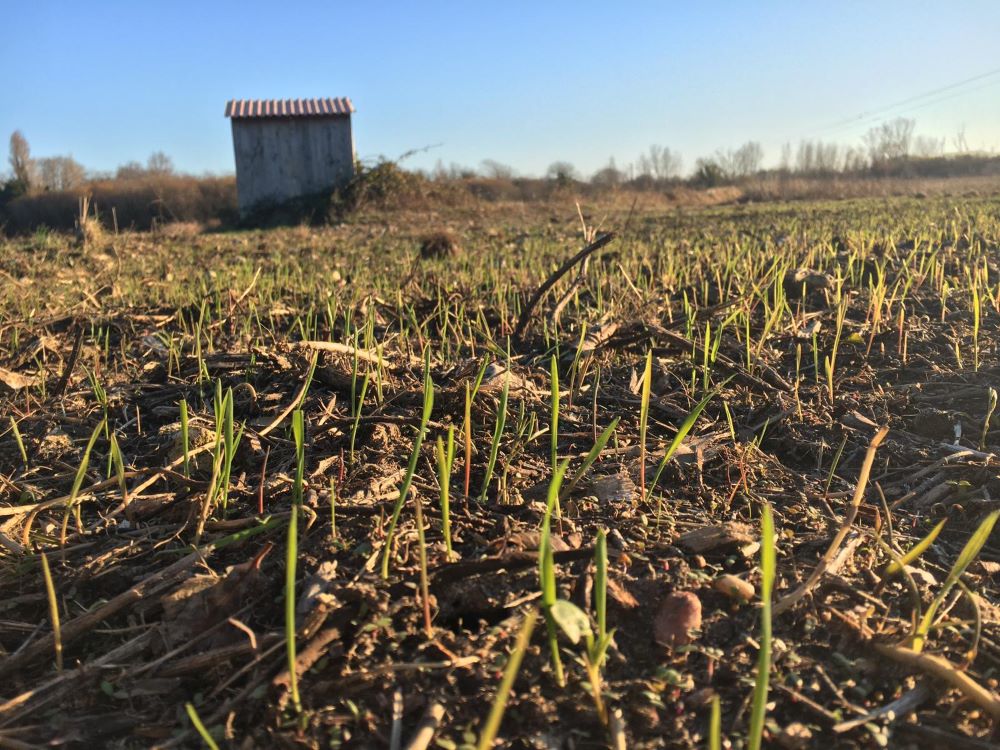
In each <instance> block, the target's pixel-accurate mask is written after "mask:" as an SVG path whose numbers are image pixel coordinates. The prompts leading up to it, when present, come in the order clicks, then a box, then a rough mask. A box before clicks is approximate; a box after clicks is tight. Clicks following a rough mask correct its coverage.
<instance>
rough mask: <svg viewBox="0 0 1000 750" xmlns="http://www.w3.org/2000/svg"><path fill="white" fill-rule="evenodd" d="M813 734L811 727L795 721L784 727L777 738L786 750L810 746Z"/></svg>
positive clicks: (801, 749)
mask: <svg viewBox="0 0 1000 750" xmlns="http://www.w3.org/2000/svg"><path fill="white" fill-rule="evenodd" d="M812 736H813V734H812V731H811V730H810V729H809V727H807V726H806V725H805V724H802V723H800V722H798V721H795V722H792V723H791V724H789V725H788V726H787V727H785V728H784V729H782V730H781V734H779V735H778V736H777V738H776V740H777V742H778V744H779V745H780V746H781V747H783V748H785V750H803V748H806V747H809V744H810V742H811V741H812Z"/></svg>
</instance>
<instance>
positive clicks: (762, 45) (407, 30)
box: [0, 0, 1000, 174]
mask: <svg viewBox="0 0 1000 750" xmlns="http://www.w3.org/2000/svg"><path fill="white" fill-rule="evenodd" d="M5 6H6V7H5V8H4V13H3V17H4V20H5V26H6V29H5V33H4V40H3V43H2V44H0V69H2V70H4V71H5V81H4V86H3V87H4V94H3V105H2V106H0V136H2V138H3V139H4V142H5V141H6V138H7V136H8V134H9V133H10V132H12V131H13V130H14V129H15V128H20V129H21V130H22V131H23V132H24V134H25V135H26V136H27V138H28V140H29V142H30V143H31V146H32V151H33V154H34V155H36V156H47V155H54V154H66V153H68V154H72V155H73V156H74V157H75V158H76V159H77V160H78V161H80V162H82V163H83V164H85V165H86V166H88V167H90V168H94V169H113V168H114V167H115V166H116V165H118V164H120V163H122V162H125V161H128V160H132V159H135V160H139V161H145V159H146V157H147V156H148V155H149V154H150V153H151V152H153V151H156V150H162V151H165V152H166V153H168V154H169V155H171V156H172V158H173V159H174V162H175V164H176V165H177V167H178V168H179V169H182V170H185V171H191V172H196V173H200V172H230V171H232V170H233V156H232V145H231V139H230V132H229V124H228V121H226V120H225V119H224V117H223V114H222V113H223V108H224V105H225V102H226V100H227V99H229V98H270V97H275V98H285V97H311V96H345V95H346V96H350V97H351V98H352V99H353V101H354V103H355V106H356V108H357V110H358V111H357V114H356V115H355V125H354V128H355V141H356V146H357V151H358V155H359V156H360V157H362V158H374V157H377V156H379V155H386V156H389V157H395V156H398V155H400V154H402V153H404V152H406V151H409V150H411V149H418V148H421V147H425V146H434V148H433V149H431V150H429V151H428V152H426V153H422V154H419V155H417V156H414V157H412V158H411V159H410V160H409V161H408V162H407V163H408V164H409V165H411V166H415V167H433V165H434V164H435V163H436V162H437V161H438V160H439V159H440V160H441V161H442V162H444V163H445V164H449V163H453V162H454V163H459V164H465V165H470V166H475V165H477V164H479V162H480V161H481V160H483V159H494V160H497V161H500V162H504V163H506V164H510V165H512V166H513V167H515V168H516V169H517V170H518V171H519V172H522V173H527V174H540V173H543V172H544V171H545V168H546V166H547V165H548V164H549V163H551V162H552V161H555V160H567V161H570V162H572V163H574V164H575V165H577V167H579V168H580V169H581V170H582V171H583V172H585V173H589V172H592V171H594V170H596V169H598V168H600V167H601V166H603V165H605V164H606V163H607V162H608V159H609V158H610V157H614V158H615V160H616V161H617V163H618V164H619V165H622V164H625V163H628V162H630V161H633V160H634V159H635V158H636V157H637V156H638V154H639V153H640V152H642V151H644V150H646V149H647V147H648V146H649V145H650V144H654V143H655V144H661V145H665V146H669V147H670V148H671V149H674V150H678V151H680V152H681V154H682V155H683V157H684V164H685V169H688V168H690V167H691V166H692V165H693V164H694V161H695V159H696V158H697V157H698V156H704V155H707V154H710V153H712V152H713V151H714V150H715V149H716V148H720V147H722V148H728V147H735V146H738V145H739V144H740V143H742V142H744V141H747V140H756V141H759V142H760V143H762V144H763V146H764V150H765V155H766V157H767V160H768V161H769V162H772V163H773V162H776V161H777V159H778V157H779V153H780V148H781V144H782V143H783V142H786V141H792V142H796V141H798V140H799V139H800V138H817V137H820V138H825V139H827V140H836V141H839V142H842V143H847V144H857V143H858V142H859V137H860V135H861V133H863V132H864V131H865V130H866V129H867V128H868V127H871V125H872V124H875V123H877V122H879V121H880V118H884V117H893V116H898V115H903V116H910V117H913V118H915V119H916V120H917V131H918V133H922V134H926V135H933V136H944V137H948V138H949V144H950V139H951V138H952V137H953V136H954V135H955V134H956V133H957V132H958V131H959V129H961V128H962V127H964V131H965V136H966V140H967V141H968V144H969V146H970V147H973V148H983V149H994V148H996V147H1000V70H998V69H1000V48H998V47H997V44H996V36H997V33H998V32H1000V2H996V0H983V1H976V2H974V1H972V0H968V1H966V2H962V0H956V1H955V2H952V3H949V4H948V5H947V6H945V5H943V4H940V3H930V2H919V1H917V0H911V1H910V2H896V1H888V0H887V1H884V2H851V1H849V0H845V1H841V2H835V3H819V2H755V3H750V2H725V1H722V0H717V1H716V2H713V3H672V2H648V3H647V2H636V3H619V4H613V3H610V2H606V1H605V2H594V3H591V2H575V3H562V2H560V3H556V2H550V3H537V2H535V3H528V2H524V3H521V2H504V3H499V2H489V3H480V2H465V3H435V4H433V5H431V4H428V5H426V6H423V7H421V5H420V4H416V3H395V2H384V3H378V4H375V3H371V4H369V3H360V2H322V3H320V2H315V3H304V2H293V1H292V0H286V1H285V2H281V3H276V2H239V3H235V2H233V3H230V2H210V1H209V0H202V1H201V2H169V3H166V2H150V1H146V0H142V1H140V2H136V1H134V0H133V1H131V2H111V1H108V2H98V3H90V4H80V2H79V1H78V0H77V1H76V2H49V1H47V0H35V1H34V2H24V1H23V0H14V1H13V2H8V3H5ZM364 6H370V7H364ZM990 71H998V72H997V74H994V75H992V76H990V77H987V78H983V79H980V80H979V81H977V82H974V83H970V84H967V85H965V86H962V87H958V88H955V89H950V90H948V91H945V92H942V93H940V94H938V95H936V96H928V97H924V98H923V99H919V100H916V101H913V102H910V103H909V104H906V105H903V106H900V107H897V108H895V109H884V108H886V107H888V105H892V104H894V103H896V102H899V101H902V100H905V99H908V98H910V97H913V96H917V95H920V94H924V93H926V92H930V91H933V90H935V89H938V88H941V87H946V86H950V85H952V84H955V83H957V82H960V81H963V80H965V79H968V78H971V77H973V76H977V75H980V74H984V73H989V72H990ZM862 113H873V114H872V115H871V116H869V117H867V118H865V119H861V120H857V119H854V120H853V121H852V122H851V123H849V124H847V125H843V126H841V127H834V128H831V127H830V126H831V125H833V124H834V123H840V122H843V121H845V120H848V119H849V118H857V117H858V116H859V115H861V114H862Z"/></svg>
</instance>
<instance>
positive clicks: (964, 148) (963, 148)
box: [952, 124, 969, 154]
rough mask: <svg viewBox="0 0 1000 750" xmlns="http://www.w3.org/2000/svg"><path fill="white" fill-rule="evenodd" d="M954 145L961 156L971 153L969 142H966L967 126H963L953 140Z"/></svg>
mask: <svg viewBox="0 0 1000 750" xmlns="http://www.w3.org/2000/svg"><path fill="white" fill-rule="evenodd" d="M952 143H953V144H954V146H955V151H956V152H957V153H959V154H965V153H968V151H969V142H968V141H967V140H965V125H964V124H963V125H962V126H961V127H960V128H959V129H958V132H956V133H955V137H954V138H952Z"/></svg>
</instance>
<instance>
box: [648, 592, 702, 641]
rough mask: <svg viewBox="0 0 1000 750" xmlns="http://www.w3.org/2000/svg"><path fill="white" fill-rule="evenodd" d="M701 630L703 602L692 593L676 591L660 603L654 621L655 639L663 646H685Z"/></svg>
mask: <svg viewBox="0 0 1000 750" xmlns="http://www.w3.org/2000/svg"><path fill="white" fill-rule="evenodd" d="M699 628H701V600H700V599H699V598H698V596H697V595H696V594H694V593H693V592H691V591H675V592H674V593H672V594H669V595H668V596H667V597H666V598H664V599H663V601H662V602H660V607H659V609H658V610H657V612H656V617H655V619H654V620H653V639H654V640H655V641H656V642H657V643H658V644H660V645H661V646H668V647H674V646H683V645H685V644H688V643H690V642H691V641H693V640H694V638H695V636H694V635H692V632H691V631H693V630H698V629H699Z"/></svg>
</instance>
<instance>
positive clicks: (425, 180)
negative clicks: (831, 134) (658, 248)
mask: <svg viewBox="0 0 1000 750" xmlns="http://www.w3.org/2000/svg"><path fill="white" fill-rule="evenodd" d="M948 145H949V144H948V143H947V142H946V141H945V139H943V138H940V139H939V138H931V137H928V136H925V135H919V134H917V133H916V123H915V121H914V120H912V119H907V118H897V119H895V120H889V121H886V122H883V123H880V124H878V125H875V126H874V127H872V128H870V129H869V130H868V131H867V132H866V133H865V134H864V135H863V136H862V137H861V138H860V139H859V141H858V142H857V143H855V144H853V145H842V144H838V143H834V142H826V141H823V140H814V139H806V140H802V141H800V142H799V143H798V144H797V145H795V146H793V145H792V144H791V143H786V144H785V145H784V146H783V147H782V149H781V153H780V158H779V159H778V161H777V164H776V165H773V166H765V153H764V149H763V147H762V146H761V144H760V143H758V142H757V141H747V142H746V143H744V144H742V145H741V146H738V147H736V148H728V149H718V150H716V151H715V152H714V153H712V154H710V155H707V156H703V157H700V158H698V159H696V160H695V161H694V164H693V167H692V168H691V169H690V170H689V171H687V172H686V173H685V170H684V163H683V160H682V159H681V155H680V154H679V153H678V152H677V151H676V150H675V149H671V148H669V147H667V146H662V145H653V146H650V147H649V148H648V149H647V150H646V151H644V152H643V153H641V154H639V155H638V156H637V157H636V158H635V159H634V160H633V161H630V162H628V163H625V164H619V163H618V162H616V160H615V159H614V158H611V159H609V160H608V162H607V163H606V164H605V165H604V166H603V167H601V168H600V169H597V170H596V171H594V172H593V173H592V174H589V175H587V174H583V173H582V172H581V171H580V170H578V169H577V168H576V167H575V166H574V165H573V164H572V163H571V162H569V161H566V160H557V161H553V162H552V163H551V164H550V165H549V166H548V168H547V169H546V170H545V173H544V174H543V175H542V176H541V177H532V176H526V175H519V174H518V173H517V171H516V170H515V169H514V168H513V167H511V166H508V165H506V164H504V163H503V162H500V161H497V160H495V159H485V160H483V161H482V162H480V164H479V166H478V167H476V168H472V167H466V166H462V165H459V164H450V165H447V166H446V165H444V164H443V163H441V162H439V163H438V164H437V166H436V167H435V168H434V169H432V170H427V171H421V170H403V169H402V168H401V166H400V165H399V163H398V161H392V160H382V161H381V162H380V164H383V165H391V166H392V167H393V169H394V172H393V173H394V174H395V173H399V174H401V175H403V174H405V175H406V176H407V178H408V182H407V184H408V185H410V187H411V188H412V189H408V191H406V192H407V197H406V200H410V201H412V200H413V199H414V196H417V199H418V202H420V201H423V204H424V205H427V206H431V205H436V204H438V203H441V202H444V203H448V202H449V201H459V202H460V201H462V200H467V199H468V198H470V197H471V198H472V199H475V200H484V201H504V200H516V201H535V200H546V199H548V198H550V197H552V196H554V195H557V194H559V193H560V192H561V191H566V190H572V191H574V192H576V193H577V194H578V195H584V196H586V195H596V194H599V193H601V192H602V191H608V190H618V189H629V190H648V191H660V192H662V193H664V194H668V195H676V194H678V193H677V192H676V190H675V189H676V188H687V189H695V190H700V189H706V188H714V187H718V186H724V185H739V186H741V190H743V191H744V192H745V193H746V194H748V195H749V194H759V195H762V196H765V197H764V198H762V199H767V198H766V196H767V195H781V194H800V193H801V191H802V190H803V189H805V188H804V186H803V185H804V183H803V179H799V178H804V179H805V180H808V181H811V182H810V184H817V185H818V184H823V183H825V182H826V183H827V185H828V187H832V188H836V187H837V185H844V184H847V181H850V180H854V182H853V183H851V184H854V185H856V186H857V185H860V184H861V182H860V180H862V179H873V178H874V179H881V178H903V179H908V178H913V177H920V178H951V177H981V176H991V175H1000V155H993V154H985V153H974V152H971V151H970V150H969V148H968V145H967V143H966V141H965V136H964V132H959V133H958V134H957V135H956V136H955V138H954V139H953V140H952V143H951V144H950V145H951V149H948ZM8 164H9V167H10V169H9V172H8V174H7V175H4V176H0V229H5V230H6V231H8V232H10V231H14V232H18V231H28V230H30V229H31V228H33V227H36V226H40V225H46V226H52V227H56V226H64V225H65V224H66V223H67V222H69V226H70V227H72V221H73V217H74V215H75V213H76V208H75V207H76V204H77V200H78V198H79V196H80V195H81V194H82V193H84V192H86V193H88V194H89V195H90V196H91V197H92V199H93V201H94V204H96V205H97V206H99V207H101V208H102V209H103V210H105V211H106V212H112V210H113V214H112V215H113V216H114V217H116V218H115V222H116V224H118V223H120V225H121V226H133V227H136V228H146V227H149V226H152V225H154V224H156V223H159V222H164V221H228V219H227V218H225V217H228V216H232V215H234V214H235V206H236V187H235V180H234V179H233V177H231V176H225V177H194V176H190V175H183V174H178V173H177V172H176V170H175V169H174V164H173V161H172V160H171V159H170V157H169V156H167V155H166V154H165V153H163V152H162V151H157V152H155V153H153V154H151V155H150V156H149V158H148V159H147V160H146V162H145V163H140V162H138V161H129V162H126V163H124V164H122V165H120V166H119V167H118V168H117V169H116V170H114V171H113V172H105V173H99V172H92V171H88V170H86V169H85V168H84V167H83V166H82V165H81V164H80V163H79V162H77V161H76V160H75V159H74V158H73V157H72V156H68V155H66V156H46V157H35V156H34V155H33V154H32V152H31V147H30V146H29V144H28V140H27V139H26V138H25V136H24V134H23V133H21V132H20V131H15V132H14V133H13V134H12V135H11V136H10V141H9V156H8ZM365 173H371V174H375V173H378V172H377V170H375V171H373V170H366V169H362V170H361V172H360V173H359V174H365ZM792 178H795V179H792ZM827 181H828V182H827ZM786 188H787V189H788V190H787V191H786ZM783 191H785V192H783ZM789 191H790V192H789ZM796 191H798V192H796ZM387 203H392V201H391V200H390V201H387ZM126 217H127V218H126ZM105 220H106V219H105Z"/></svg>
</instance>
